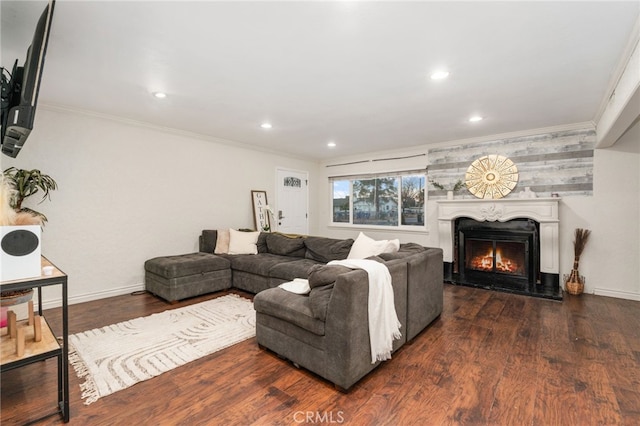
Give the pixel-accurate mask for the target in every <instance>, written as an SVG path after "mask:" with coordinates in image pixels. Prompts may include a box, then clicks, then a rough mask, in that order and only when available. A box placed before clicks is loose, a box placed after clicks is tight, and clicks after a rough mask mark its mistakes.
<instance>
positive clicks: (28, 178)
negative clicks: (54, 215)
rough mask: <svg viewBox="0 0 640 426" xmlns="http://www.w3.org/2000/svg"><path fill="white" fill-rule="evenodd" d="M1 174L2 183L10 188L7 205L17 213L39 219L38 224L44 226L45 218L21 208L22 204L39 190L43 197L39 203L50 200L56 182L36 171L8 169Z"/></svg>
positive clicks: (28, 209)
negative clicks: (46, 199) (10, 192)
mask: <svg viewBox="0 0 640 426" xmlns="http://www.w3.org/2000/svg"><path fill="white" fill-rule="evenodd" d="M2 174H3V180H4V182H5V183H7V184H8V185H9V186H10V187H11V188H12V194H11V197H10V200H9V205H10V206H11V207H12V208H13V209H14V210H15V211H16V212H17V213H26V214H30V215H31V216H34V217H37V218H38V219H40V222H41V223H42V224H44V222H46V221H47V217H46V216H45V215H44V214H42V213H40V212H38V211H35V210H32V209H30V208H28V207H22V202H23V201H24V200H25V198H28V197H30V196H32V195H35V194H37V193H38V192H40V191H41V190H42V192H43V195H42V200H40V202H43V201H44V200H45V198H48V199H51V196H50V192H51V191H53V190H56V189H58V184H57V183H56V181H55V180H54V179H53V178H52V177H51V176H49V175H45V174H43V173H42V172H41V171H40V170H37V169H33V170H25V169H17V168H15V167H9V168H8V169H6V170H5V171H4V172H3V173H2Z"/></svg>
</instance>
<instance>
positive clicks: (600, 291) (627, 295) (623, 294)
mask: <svg viewBox="0 0 640 426" xmlns="http://www.w3.org/2000/svg"><path fill="white" fill-rule="evenodd" d="M593 294H595V295H598V296H607V297H615V298H618V299H628V300H637V301H640V293H631V292H628V291H619V290H608V289H604V288H596V289H594V292H593Z"/></svg>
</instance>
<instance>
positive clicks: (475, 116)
mask: <svg viewBox="0 0 640 426" xmlns="http://www.w3.org/2000/svg"><path fill="white" fill-rule="evenodd" d="M483 118H484V117H480V116H479V115H474V116H472V117H470V118H469V122H470V123H476V122H478V121H482V119H483Z"/></svg>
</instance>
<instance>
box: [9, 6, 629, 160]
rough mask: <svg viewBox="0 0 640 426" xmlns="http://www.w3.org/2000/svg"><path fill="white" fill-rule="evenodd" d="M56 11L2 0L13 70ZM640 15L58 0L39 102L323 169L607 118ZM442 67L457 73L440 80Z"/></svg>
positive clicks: (561, 9)
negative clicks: (434, 76)
mask: <svg viewBox="0 0 640 426" xmlns="http://www.w3.org/2000/svg"><path fill="white" fill-rule="evenodd" d="M45 4H46V2H45V1H28V2H25V1H18V2H12V1H5V0H2V3H1V10H0V13H1V15H2V27H1V31H2V33H1V36H2V56H1V59H2V66H5V67H11V65H12V64H13V61H14V60H15V59H16V58H19V60H20V63H22V62H23V61H24V58H25V52H26V47H27V46H28V44H29V43H30V39H31V37H32V34H33V29H34V27H35V23H36V21H37V18H38V16H39V14H40V13H41V11H42V10H43V9H44V6H45ZM639 11H640V2H638V1H625V2H612V1H602V2H582V1H571V2H482V1H474V2H433V1H430V2H416V1H414V2H379V1H378V2H347V1H332V2H303V1H299V2H291V1H289V2H264V1H262V2H244V1H236V2H219V1H197V2H185V1H140V2H133V1H124V2H115V1H100V2H98V1H65V0H58V1H57V2H56V5H55V13H54V20H53V28H52V32H51V37H50V40H49V49H48V52H47V58H46V64H45V68H44V74H43V81H42V87H41V91H40V99H39V102H40V104H41V105H42V104H47V105H52V106H62V107H66V108H71V109H78V110H86V111H91V112H95V113H99V114H105V115H109V116H116V117H122V118H126V119H128V120H134V121H139V122H144V123H149V124H152V125H157V126H162V127H165V128H170V129H176V130H179V131H187V132H192V133H195V134H200V135H204V136H205V137H210V138H214V139H218V140H227V141H230V142H231V143H238V144H242V145H250V146H255V147H258V148H259V149H268V150H274V151H277V152H280V153H283V154H288V155H293V156H296V157H301V158H308V159H315V160H326V159H331V158H338V157H342V156H353V155H360V154H363V153H366V152H372V151H381V150H387V149H391V148H394V149H395V148H408V147H412V146H417V145H425V144H431V143H438V142H444V141H451V140H459V139H467V138H475V137H483V136H488V135H496V134H501V133H508V132H515V131H523V130H528V129H538V128H544V127H551V126H558V125H566V124H573V123H583V122H588V121H592V120H595V119H596V118H597V117H596V116H597V114H598V111H599V109H600V107H601V104H602V102H603V99H605V96H607V93H606V91H607V88H608V87H609V84H610V80H611V78H612V77H613V73H614V71H615V70H616V67H617V66H618V63H619V61H620V59H621V56H622V54H623V52H624V49H625V46H626V43H627V41H628V40H629V37H630V36H631V33H632V29H633V27H634V24H635V21H636V19H637V18H638V14H639ZM438 69H446V70H447V71H449V73H450V75H449V77H448V78H447V79H445V80H440V81H434V80H431V79H430V78H429V75H430V73H431V72H433V71H435V70H438ZM156 91H162V92H166V93H167V98H165V99H156V98H154V97H153V96H152V93H153V92H156ZM474 114H479V115H481V116H482V117H484V119H483V120H482V121H480V122H476V123H470V122H469V121H468V119H469V117H470V116H471V115H474ZM267 121H268V122H270V123H271V124H272V126H273V127H272V128H271V129H268V130H266V129H263V128H261V127H260V124H261V123H263V122H267ZM36 125H37V118H36ZM329 141H333V142H335V144H336V147H334V148H328V147H327V143H328V142H329Z"/></svg>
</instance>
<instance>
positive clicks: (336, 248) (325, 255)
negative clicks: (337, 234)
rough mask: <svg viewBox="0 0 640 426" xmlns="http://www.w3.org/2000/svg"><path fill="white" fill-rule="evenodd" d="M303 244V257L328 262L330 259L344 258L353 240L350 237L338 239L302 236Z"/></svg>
mask: <svg viewBox="0 0 640 426" xmlns="http://www.w3.org/2000/svg"><path fill="white" fill-rule="evenodd" d="M304 245H305V247H306V248H307V252H306V253H305V258H307V259H312V260H315V261H318V262H322V263H328V262H331V261H332V260H343V259H346V258H347V256H348V255H349V250H351V246H352V245H353V240H352V239H351V238H348V239H346V240H340V239H336V238H325V237H307V238H304Z"/></svg>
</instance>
